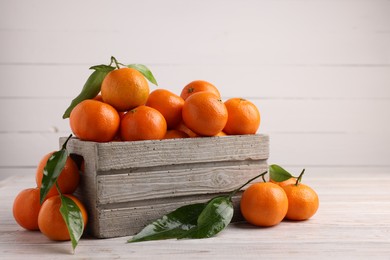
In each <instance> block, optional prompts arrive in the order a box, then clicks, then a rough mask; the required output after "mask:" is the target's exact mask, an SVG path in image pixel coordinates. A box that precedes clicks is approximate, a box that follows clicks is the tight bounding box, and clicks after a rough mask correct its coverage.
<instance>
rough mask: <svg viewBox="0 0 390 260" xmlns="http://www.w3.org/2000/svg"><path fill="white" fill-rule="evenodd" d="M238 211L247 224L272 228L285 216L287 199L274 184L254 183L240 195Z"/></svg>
mask: <svg viewBox="0 0 390 260" xmlns="http://www.w3.org/2000/svg"><path fill="white" fill-rule="evenodd" d="M240 209H241V213H242V215H243V217H244V218H245V220H246V221H248V222H249V223H251V224H253V225H256V226H263V227H269V226H274V225H276V224H278V223H280V222H281V221H282V220H283V218H284V217H285V216H286V213H287V209H288V199H287V196H286V193H285V192H284V190H283V189H282V188H281V187H280V186H278V185H276V184H274V183H271V182H261V183H255V184H252V185H251V186H249V188H247V189H246V190H245V191H244V193H243V194H242V197H241V202H240Z"/></svg>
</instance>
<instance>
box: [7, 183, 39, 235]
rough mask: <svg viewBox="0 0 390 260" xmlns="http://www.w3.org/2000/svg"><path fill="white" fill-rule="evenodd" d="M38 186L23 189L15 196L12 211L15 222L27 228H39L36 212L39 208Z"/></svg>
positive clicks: (37, 212)
mask: <svg viewBox="0 0 390 260" xmlns="http://www.w3.org/2000/svg"><path fill="white" fill-rule="evenodd" d="M39 192H40V191H39V188H30V189H25V190H22V191H21V192H19V194H18V195H17V196H16V198H15V200H14V204H13V208H12V212H13V215H14V218H15V220H16V222H17V223H18V224H19V225H20V226H21V227H23V228H25V229H27V230H39V227H38V214H39V210H40V209H41V204H40V202H39V196H40V194H39Z"/></svg>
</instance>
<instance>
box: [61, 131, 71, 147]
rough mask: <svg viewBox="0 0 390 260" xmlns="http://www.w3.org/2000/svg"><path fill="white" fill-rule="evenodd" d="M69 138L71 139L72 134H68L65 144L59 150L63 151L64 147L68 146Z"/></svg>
mask: <svg viewBox="0 0 390 260" xmlns="http://www.w3.org/2000/svg"><path fill="white" fill-rule="evenodd" d="M71 137H72V134H70V135H69V137H68V138H67V139H66V141H65V143H64V144H63V145H62V148H61V150H65V149H66V145H67V144H68V141H69V140H70V138H71Z"/></svg>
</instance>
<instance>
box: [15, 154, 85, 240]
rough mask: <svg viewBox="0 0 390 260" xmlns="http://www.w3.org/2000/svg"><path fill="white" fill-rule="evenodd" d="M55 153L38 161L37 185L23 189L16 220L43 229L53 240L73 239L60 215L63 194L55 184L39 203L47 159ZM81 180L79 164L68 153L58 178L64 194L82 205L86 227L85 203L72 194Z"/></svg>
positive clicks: (59, 186) (30, 228) (19, 195)
mask: <svg viewBox="0 0 390 260" xmlns="http://www.w3.org/2000/svg"><path fill="white" fill-rule="evenodd" d="M52 155H53V153H49V154H47V155H45V156H44V157H43V158H42V159H41V161H40V162H39V164H38V167H37V169H36V174H35V180H36V184H37V187H35V188H28V189H24V190H22V191H21V192H20V193H19V194H18V195H17V196H16V198H15V200H14V204H13V215H14V218H15V220H16V222H17V223H18V224H19V225H20V226H21V227H23V228H25V229H27V230H40V231H41V232H42V233H43V234H44V235H45V236H47V237H48V238H50V239H52V240H60V241H61V240H70V236H69V231H68V228H67V226H66V223H65V221H64V219H63V217H62V215H61V212H60V207H61V197H60V194H59V193H58V190H57V188H56V187H55V186H53V187H52V188H51V189H50V190H49V192H48V193H47V195H46V197H45V200H44V202H43V204H42V205H41V203H40V188H41V184H42V178H43V174H44V168H45V166H46V163H47V161H48V160H49V158H50V157H51V156H52ZM79 180H80V174H79V167H78V165H77V164H76V163H75V161H74V160H73V159H72V158H71V157H70V156H69V157H68V158H67V160H66V163H65V166H64V168H63V169H62V171H61V173H60V176H59V177H58V179H57V185H58V188H59V189H60V190H61V192H62V194H64V195H65V196H66V197H68V198H70V199H71V200H73V202H75V203H76V205H77V206H78V207H79V209H80V211H81V214H82V217H83V221H84V226H85V225H86V224H87V221H88V216H87V211H86V209H85V207H84V205H83V204H82V203H81V202H80V200H79V199H77V198H76V197H75V196H73V195H72V193H74V192H75V190H76V188H77V186H78V184H79Z"/></svg>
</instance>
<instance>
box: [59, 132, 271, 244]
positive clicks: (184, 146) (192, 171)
mask: <svg viewBox="0 0 390 260" xmlns="http://www.w3.org/2000/svg"><path fill="white" fill-rule="evenodd" d="M64 141H65V138H61V139H60V144H62V143H63V142H64ZM67 148H68V150H69V152H70V153H71V154H77V155H80V156H82V157H83V158H84V162H85V171H84V173H83V174H82V176H81V184H80V187H79V189H78V191H77V192H76V195H77V196H78V197H79V198H80V199H81V200H82V201H83V202H84V203H85V205H86V207H87V210H88V213H89V223H88V226H87V227H88V231H89V233H90V234H92V235H93V236H95V237H97V238H109V237H118V236H129V235H134V234H135V233H137V232H139V231H140V230H141V229H142V228H143V227H144V226H145V225H147V224H148V223H150V222H151V221H153V220H155V219H157V218H159V217H161V216H163V215H164V214H166V213H168V212H170V211H172V210H174V209H176V208H178V207H180V206H183V205H187V204H190V203H196V202H205V201H207V200H208V199H210V198H212V197H214V196H216V195H218V194H226V193H227V192H229V191H232V190H234V189H236V188H237V187H239V186H240V185H242V184H243V183H245V182H246V181H247V180H248V179H250V178H251V177H253V176H255V175H258V174H260V173H261V172H263V171H265V170H266V169H267V159H268V155H269V138H268V136H267V135H240V136H223V137H201V138H186V139H168V140H158V141H136V142H110V143H95V142H85V141H80V140H78V139H76V138H72V139H71V140H69V142H68V145H67ZM258 181H260V180H258ZM233 201H234V204H235V211H236V212H235V217H234V219H235V220H238V219H240V214H239V208H238V203H239V196H237V197H236V198H234V199H233Z"/></svg>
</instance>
